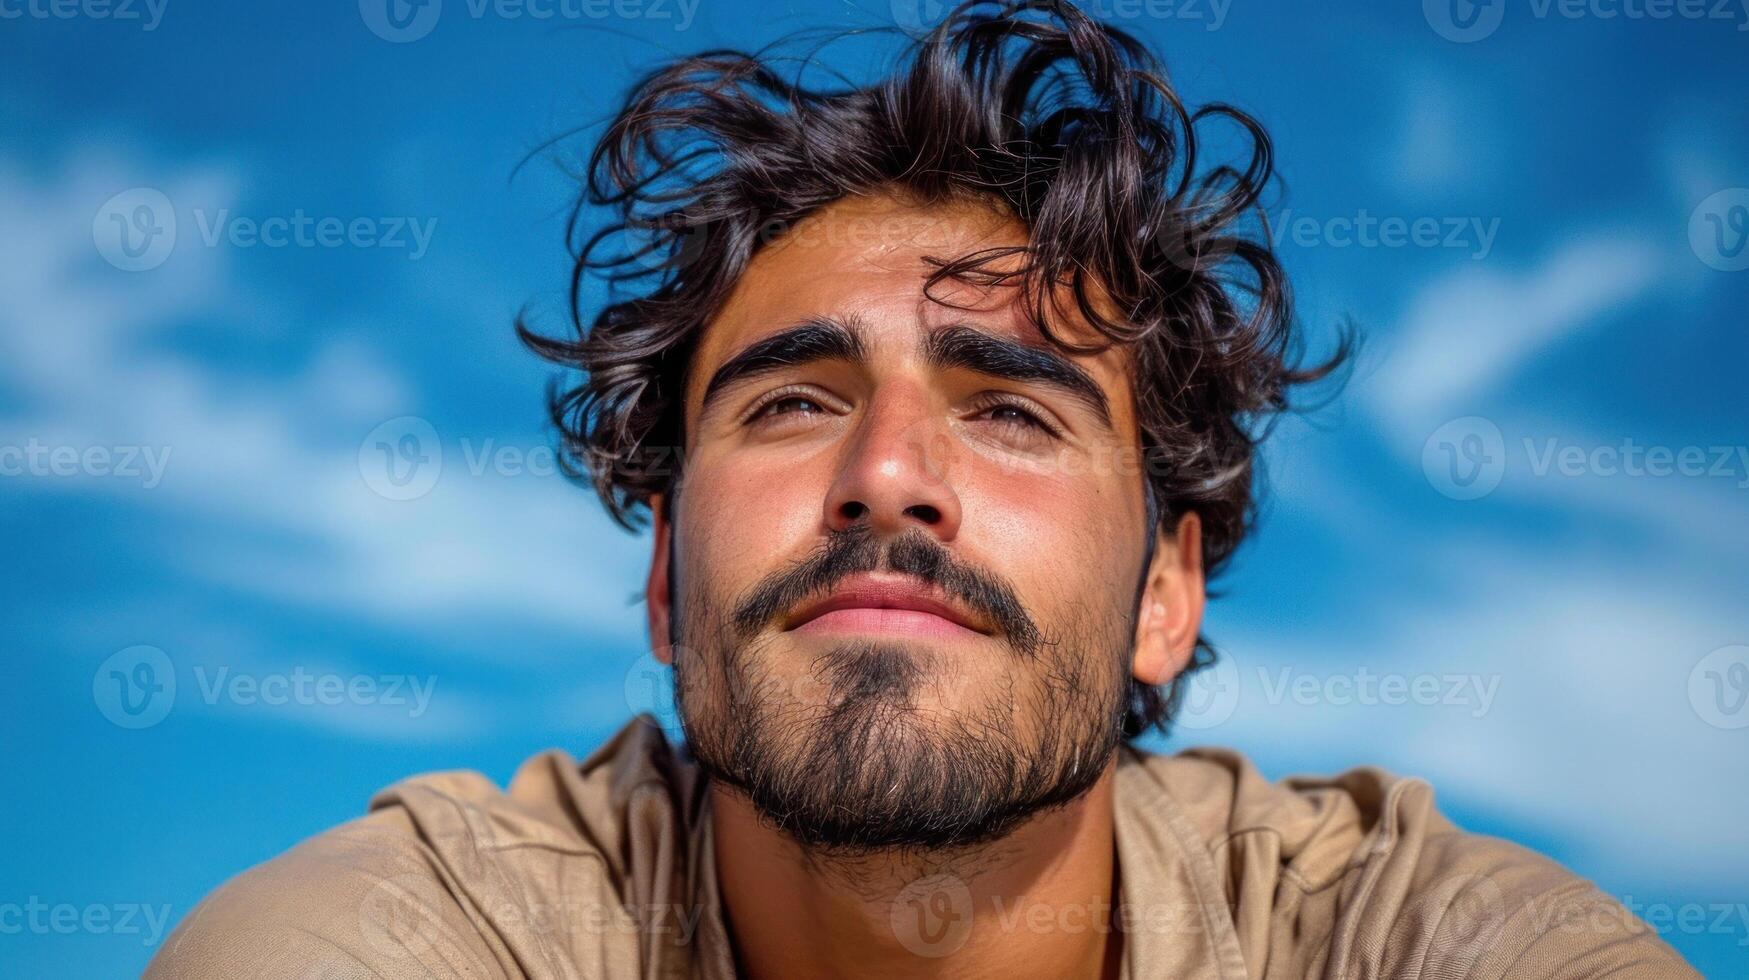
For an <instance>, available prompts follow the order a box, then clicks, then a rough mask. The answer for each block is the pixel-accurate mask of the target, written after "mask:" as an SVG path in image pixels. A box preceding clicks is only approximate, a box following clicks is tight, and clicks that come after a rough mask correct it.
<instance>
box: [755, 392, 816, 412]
mask: <svg viewBox="0 0 1749 980" xmlns="http://www.w3.org/2000/svg"><path fill="white" fill-rule="evenodd" d="M824 411H826V409H825V407H824V406H822V405H821V404H820V403H819V402H817V401H815V400H813V399H812V398H805V397H803V396H801V395H789V396H787V397H784V398H779V399H777V400H776V401H774V402H771V403H770V404H768V405H766V406H765V407H764V408H761V409H760V410H759V416H760V417H769V416H773V415H814V414H819V413H821V412H824Z"/></svg>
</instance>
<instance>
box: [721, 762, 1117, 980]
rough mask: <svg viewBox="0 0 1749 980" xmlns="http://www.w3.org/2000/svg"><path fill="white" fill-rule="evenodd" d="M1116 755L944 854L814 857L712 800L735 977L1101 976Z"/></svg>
mask: <svg viewBox="0 0 1749 980" xmlns="http://www.w3.org/2000/svg"><path fill="white" fill-rule="evenodd" d="M1115 769H1116V762H1115V759H1114V760H1113V762H1112V763H1109V764H1108V765H1107V766H1106V769H1105V772H1104V774H1102V775H1101V776H1100V778H1099V781H1098V782H1097V783H1095V784H1094V785H1093V788H1092V789H1090V790H1089V791H1088V792H1087V793H1085V794H1083V795H1082V796H1081V797H1080V798H1078V799H1076V800H1074V801H1072V802H1070V803H1069V804H1067V805H1065V806H1062V807H1060V808H1058V809H1055V810H1052V811H1050V812H1048V813H1043V814H1039V815H1038V816H1035V817H1033V818H1032V819H1031V820H1029V821H1027V822H1026V823H1024V824H1023V825H1021V827H1020V828H1019V829H1017V830H1015V831H1014V832H1013V833H1011V834H1009V835H1008V836H1007V837H1004V838H1002V839H1001V840H998V841H994V842H991V843H989V844H986V845H981V846H978V847H974V848H966V849H961V850H956V851H953V852H947V853H943V852H927V853H917V852H906V853H894V854H874V855H857V856H854V857H841V856H822V855H820V854H818V853H814V852H811V851H809V850H807V849H804V848H803V847H802V846H801V845H799V844H798V843H796V841H795V840H794V839H793V838H791V837H789V836H788V835H786V834H784V833H782V832H781V831H778V830H776V829H774V828H773V827H771V826H770V825H769V824H768V823H765V822H763V821H761V820H760V819H759V816H758V814H757V813H756V812H755V811H754V810H753V808H752V805H751V804H750V803H749V802H748V801H747V799H746V797H744V796H742V795H740V794H739V793H737V792H736V791H734V790H732V789H730V788H728V787H725V786H723V785H721V784H715V783H713V784H712V785H711V787H710V792H711V824H712V826H711V830H712V835H713V837H714V840H715V852H716V871H717V878H718V882H719V887H720V889H721V893H722V900H723V907H724V914H725V916H726V917H727V919H728V921H729V931H730V933H731V935H732V936H733V939H734V944H735V956H736V960H737V961H738V967H739V970H740V972H741V973H742V974H743V975H744V976H748V977H752V978H755V980H762V978H770V977H795V976H836V977H846V978H857V977H901V978H903V977H942V976H953V977H985V976H988V977H1000V978H1012V977H1015V976H1048V977H1092V978H1101V977H1103V978H1114V977H1116V976H1117V972H1118V970H1117V967H1118V963H1119V962H1120V958H1121V954H1122V950H1123V937H1122V935H1121V934H1120V933H1119V932H1118V931H1117V930H1116V928H1115V923H1116V921H1117V919H1116V915H1115V910H1116V906H1117V899H1118V881H1117V875H1116V859H1115V848H1116V841H1115V838H1114V834H1113V829H1112V822H1113V816H1112V782H1113V774H1114V772H1115Z"/></svg>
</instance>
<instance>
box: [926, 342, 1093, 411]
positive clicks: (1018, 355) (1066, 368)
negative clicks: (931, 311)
mask: <svg viewBox="0 0 1749 980" xmlns="http://www.w3.org/2000/svg"><path fill="white" fill-rule="evenodd" d="M925 356H927V357H928V359H929V363H930V364H932V365H934V366H935V367H938V368H956V367H957V368H964V369H966V370H968V371H976V372H977V373H979V374H984V375H989V376H990V377H992V378H1006V379H1008V380H1010V381H1031V382H1036V383H1039V384H1044V385H1049V386H1050V387H1052V388H1055V389H1057V390H1058V391H1061V392H1062V393H1063V394H1065V395H1068V396H1069V397H1071V398H1074V399H1075V400H1077V401H1079V402H1081V403H1083V404H1085V405H1086V406H1087V407H1088V408H1090V409H1092V410H1093V412H1094V414H1095V415H1097V416H1099V421H1100V422H1101V424H1103V425H1104V426H1105V427H1106V428H1108V429H1109V428H1111V405H1110V403H1109V402H1108V401H1107V399H1106V397H1105V392H1104V391H1103V390H1102V389H1101V388H1100V387H1099V382H1097V381H1094V380H1093V377H1092V376H1091V375H1089V374H1088V373H1087V372H1086V371H1083V370H1081V368H1080V367H1079V366H1078V365H1076V364H1075V363H1074V362H1073V361H1071V360H1069V359H1068V358H1066V357H1063V356H1062V355H1061V354H1058V353H1056V352H1055V351H1050V350H1045V349H1042V348H1038V347H1028V346H1027V345H1025V344H1022V343H1020V342H1019V341H1015V340H1010V339H1008V338H1007V337H998V336H995V335H994V334H988V333H984V332H983V331H982V330H974V329H972V328H971V327H967V326H963V325H960V326H952V327H946V328H943V329H941V330H937V331H936V332H935V333H933V334H930V335H929V342H928V344H927V346H926V349H925Z"/></svg>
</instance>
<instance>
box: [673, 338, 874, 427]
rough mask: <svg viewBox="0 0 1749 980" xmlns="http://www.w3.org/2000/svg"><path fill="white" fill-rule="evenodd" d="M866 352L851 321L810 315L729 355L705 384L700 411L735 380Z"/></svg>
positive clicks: (856, 358) (860, 357) (853, 358)
mask: <svg viewBox="0 0 1749 980" xmlns="http://www.w3.org/2000/svg"><path fill="white" fill-rule="evenodd" d="M865 356H866V353H865V351H864V349H863V346H862V337H861V335H860V334H859V333H858V332H857V331H856V330H855V329H854V324H846V323H844V322H842V321H839V320H834V319H832V318H831V317H824V316H821V317H810V318H808V319H807V320H804V321H802V322H801V323H798V324H796V325H795V326H793V327H791V328H789V329H788V330H784V331H780V332H778V333H774V334H772V335H771V336H769V337H766V338H765V339H763V340H759V341H755V342H754V343H752V344H749V345H747V348H746V349H745V350H743V351H741V352H740V353H739V354H736V355H735V356H734V357H731V358H729V360H728V361H727V362H725V363H724V364H723V366H722V367H720V368H717V369H716V371H715V372H714V373H713V374H712V375H711V380H710V383H709V384H707V385H705V389H704V401H703V403H702V404H701V406H700V411H701V412H702V411H703V410H704V409H706V408H709V407H710V403H711V400H712V399H713V398H715V397H716V396H717V395H719V394H721V393H722V391H723V389H725V388H727V387H728V386H730V385H732V384H735V383H736V382H739V381H745V380H747V379H748V378H754V377H758V376H759V375H761V374H769V373H770V372H772V371H777V370H780V369H782V368H786V367H794V366H795V365H797V364H807V363H810V362H813V361H849V362H852V363H856V362H860V361H862V360H863V359H864V357H865Z"/></svg>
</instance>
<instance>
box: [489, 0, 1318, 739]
mask: <svg viewBox="0 0 1749 980" xmlns="http://www.w3.org/2000/svg"><path fill="white" fill-rule="evenodd" d="M807 63H808V59H803V61H802V65H803V67H804V68H805V67H806V65H807ZM776 64H777V61H776V59H774V58H772V57H770V56H767V55H753V54H743V53H739V52H733V51H711V52H706V53H703V54H699V55H696V56H693V57H687V58H683V59H681V60H678V61H675V62H673V63H671V64H668V65H666V66H665V67H662V68H661V69H659V70H657V71H655V72H654V73H652V74H650V75H648V76H647V77H645V78H643V79H642V80H641V81H640V82H638V84H637V85H636V86H635V87H634V88H633V90H632V92H631V93H630V95H629V96H628V98H627V100H626V102H625V105H624V106H623V108H621V109H620V111H619V112H618V114H617V115H616V116H615V117H614V118H613V119H612V121H611V122H610V123H609V124H608V126H607V128H606V130H605V132H604V133H603V134H602V136H601V138H600V140H599V142H598V143H596V145H595V147H594V149H593V152H592V153H591V155H590V157H589V162H588V169H587V173H586V175H585V186H584V189H583V193H582V195H581V199H580V200H579V201H578V202H577V206H576V209H575V210H574V211H573V212H572V215H571V221H570V223H569V225H568V226H567V230H566V235H567V241H568V242H569V243H570V244H571V246H572V252H573V255H574V256H575V266H574V269H573V274H572V279H571V292H570V314H571V321H572V323H571V326H572V327H573V328H574V331H573V332H574V338H575V339H569V338H556V337H550V336H545V335H543V334H541V333H538V332H536V331H535V330H534V329H532V328H531V327H530V325H529V323H528V320H527V318H526V316H525V317H522V318H519V320H518V323H517V332H518V335H519V336H520V337H521V339H522V341H523V342H524V343H525V344H527V345H528V346H529V347H530V348H531V349H532V350H534V352H535V353H537V354H539V355H540V356H541V357H543V358H546V359H547V360H549V361H552V362H555V363H557V364H560V365H563V366H565V367H567V368H574V369H577V370H579V371H581V372H582V374H581V376H580V377H576V376H573V377H575V382H576V383H575V384H574V385H571V386H568V387H567V386H565V385H561V384H557V383H555V385H554V386H553V387H552V388H551V389H550V390H549V410H550V414H551V417H552V421H553V423H554V424H555V425H556V426H557V428H558V430H559V432H560V434H561V440H562V445H561V452H560V457H561V459H562V460H563V462H564V465H565V469H566V471H567V473H568V474H570V475H571V476H572V477H573V478H575V479H578V480H580V481H588V482H589V483H591V484H592V485H593V486H594V488H595V490H596V491H597V492H598V493H599V494H600V496H601V499H602V500H603V502H604V503H605V504H606V506H607V509H608V511H609V512H610V513H611V514H612V515H613V517H614V519H615V520H616V521H618V522H619V523H620V524H622V525H624V526H625V527H627V528H629V529H636V528H637V527H639V526H640V525H641V523H642V521H643V519H644V517H645V511H646V510H647V507H648V504H649V501H650V499H651V495H652V494H655V493H659V492H663V491H665V490H667V489H669V488H670V487H672V486H673V485H674V481H675V480H676V479H677V478H678V474H679V459H678V457H677V456H676V455H674V454H675V453H676V451H677V449H678V447H679V446H680V442H681V434H682V431H683V430H682V425H681V417H680V415H681V405H682V392H683V390H684V385H685V383H686V380H687V368H688V362H689V360H690V359H691V356H692V352H693V350H694V348H695V345H696V343H697V341H698V338H699V336H700V334H701V332H702V329H703V327H704V326H705V325H706V323H708V322H709V321H710V319H711V318H712V317H713V316H714V315H715V312H716V311H717V310H718V309H719V308H720V307H721V305H722V303H723V302H724V300H725V299H726V297H727V296H728V295H729V292H730V290H731V288H732V287H733V286H734V284H735V282H736V280H737V279H738V278H739V276H740V275H741V274H742V272H743V270H745V269H746V268H747V264H748V261H749V260H750V259H751V258H752V257H753V256H754V254H755V253H756V252H757V251H758V250H759V248H760V247H762V246H763V245H764V244H766V243H768V242H770V241H771V240H772V239H773V236H774V232H781V231H782V230H783V229H786V228H790V227H793V226H794V225H795V223H796V222H798V221H800V220H801V219H803V218H805V217H806V216H808V215H809V214H811V213H813V212H815V211H817V210H818V209H820V208H821V207H823V206H824V205H827V204H829V203H831V202H833V201H836V200H839V199H841V198H845V197H847V196H850V195H856V194H868V193H872V192H879V191H883V190H885V191H899V192H903V193H904V194H906V195H907V196H908V197H910V198H912V199H914V200H916V201H918V202H920V203H922V204H924V205H929V204H932V203H942V202H948V201H954V200H963V199H972V200H978V201H984V202H987V203H989V204H990V205H991V206H994V207H996V208H999V209H1002V210H1004V211H1006V212H1007V213H1008V214H1009V215H1011V216H1012V217H1013V218H1015V219H1017V220H1018V221H1019V222H1020V223H1021V224H1023V225H1024V226H1025V228H1026V229H1027V230H1028V232H1029V242H1028V244H1027V245H1025V246H1022V247H1018V248H1001V249H987V250H983V251H979V252H976V253H973V254H969V255H963V256H958V257H954V258H951V259H942V260H937V261H936V266H935V268H934V269H933V270H932V272H931V275H930V276H929V278H928V280H927V283H926V286H925V289H926V291H928V290H933V289H934V288H935V287H936V286H938V285H939V284H940V283H941V282H943V281H944V280H948V279H954V280H957V281H961V282H968V281H969V282H975V283H982V284H987V285H1007V286H1013V287H1016V288H1017V289H1018V290H1020V292H1019V294H1018V296H1019V298H1020V300H1021V301H1022V302H1023V303H1024V304H1025V305H1024V307H1023V308H1024V309H1025V310H1026V311H1027V313H1028V314H1029V315H1030V316H1031V317H1032V319H1033V321H1034V322H1035V323H1037V324H1038V326H1039V329H1040V330H1041V331H1043V332H1044V335H1045V336H1046V337H1047V338H1048V339H1049V340H1050V342H1052V343H1055V344H1057V345H1058V346H1059V347H1062V348H1063V349H1065V350H1069V351H1087V350H1089V349H1096V348H1089V347H1087V346H1085V345H1081V346H1076V345H1073V344H1070V343H1068V342H1067V341H1065V340H1063V339H1062V338H1061V337H1059V336H1057V335H1055V334H1053V333H1052V332H1051V327H1050V325H1051V323H1052V322H1053V321H1056V322H1061V321H1060V320H1057V315H1060V314H1061V313H1063V312H1065V311H1064V310H1062V309H1060V307H1061V306H1062V304H1063V303H1064V302H1065V297H1069V298H1070V299H1069V300H1068V301H1069V302H1072V303H1073V305H1074V307H1075V308H1076V310H1075V311H1076V312H1078V313H1079V314H1080V316H1081V317H1083V318H1084V319H1085V321H1086V322H1087V323H1089V324H1091V325H1092V326H1093V328H1094V329H1096V330H1097V331H1098V333H1099V335H1101V337H1102V338H1103V340H1102V341H1101V342H1100V343H1101V345H1106V344H1119V345H1123V346H1125V347H1127V348H1128V349H1129V351H1130V353H1131V364H1132V369H1133V373H1134V382H1135V384H1134V387H1135V391H1136V399H1137V402H1138V404H1137V406H1136V408H1137V416H1138V418H1139V420H1140V428H1141V432H1140V442H1141V445H1142V449H1143V453H1144V460H1145V466H1144V467H1143V468H1142V473H1143V476H1144V484H1145V488H1146V490H1147V498H1148V501H1149V512H1150V514H1151V515H1152V519H1151V522H1150V523H1151V525H1157V526H1159V527H1162V528H1168V529H1169V528H1173V527H1176V525H1177V521H1178V518H1179V517H1180V516H1182V515H1183V514H1185V513H1186V512H1192V511H1194V512H1195V513H1196V514H1198V515H1199V517H1200V519H1201V521H1202V526H1203V553H1204V561H1205V565H1206V567H1207V569H1208V571H1209V574H1210V575H1211V576H1212V575H1213V574H1214V573H1216V572H1218V571H1219V570H1220V569H1221V568H1222V566H1223V565H1225V563H1226V562H1227V560H1228V559H1229V558H1230V557H1231V556H1232V554H1233V551H1234V549H1235V548H1236V547H1237V546H1238V544H1239V542H1240V541H1241V539H1243V537H1244V536H1245V532H1246V530H1247V527H1248V526H1249V524H1250V523H1251V521H1252V519H1253V517H1254V510H1255V506H1256V500H1255V497H1254V495H1253V486H1252V484H1253V478H1254V470H1255V469H1256V468H1257V465H1258V463H1257V448H1258V444H1259V442H1260V440H1261V439H1262V438H1263V437H1264V435H1266V434H1267V432H1268V429H1269V427H1270V423H1271V422H1272V420H1273V419H1274V418H1276V417H1278V416H1279V414H1280V413H1281V412H1283V411H1286V410H1287V409H1288V408H1289V407H1290V406H1289V399H1288V396H1289V391H1290V389H1292V388H1295V387H1296V386H1299V385H1302V384H1306V383H1309V382H1312V381H1316V380H1318V379H1319V378H1322V377H1324V376H1325V375H1326V374H1328V373H1330V371H1331V370H1332V369H1333V368H1335V367H1336V366H1337V365H1338V364H1339V363H1341V362H1342V361H1343V360H1345V359H1346V356H1347V353H1348V349H1349V339H1350V338H1349V335H1348V334H1347V333H1346V332H1344V335H1343V337H1342V338H1341V342H1340V343H1339V344H1338V346H1337V350H1336V353H1335V355H1334V356H1333V357H1332V358H1331V359H1330V360H1329V361H1328V362H1326V363H1323V364H1321V365H1318V366H1315V367H1312V368H1305V367H1302V366H1300V365H1299V364H1298V360H1299V358H1298V347H1299V343H1298V336H1297V333H1296V331H1295V330H1294V328H1293V324H1294V317H1293V313H1292V300H1291V295H1290V291H1289V286H1288V282H1287V278H1286V275H1285V274H1284V272H1283V270H1282V267H1281V265H1280V263H1279V262H1278V261H1277V259H1276V256H1275V254H1274V253H1273V251H1272V250H1271V247H1270V244H1269V238H1268V235H1267V218H1266V216H1265V215H1264V214H1263V207H1262V205H1261V203H1260V200H1259V199H1260V195H1261V194H1262V193H1263V192H1264V189H1265V188H1266V187H1267V186H1268V185H1269V184H1270V182H1271V180H1272V163H1271V154H1270V143H1269V137H1268V135H1267V134H1266V133H1265V132H1264V130H1263V127H1262V126H1261V125H1259V124H1258V123H1257V122H1256V121H1255V120H1254V119H1252V118H1251V117H1250V116H1249V115H1247V114H1245V113H1244V112H1242V111H1240V110H1238V109H1235V108H1233V107H1231V106H1227V105H1221V104H1212V105H1208V106H1205V107H1203V108H1200V109H1197V110H1195V111H1191V110H1189V109H1187V108H1186V107H1185V105H1184V104H1183V103H1182V102H1181V101H1180V100H1179V97H1178V95H1177V93H1176V92H1174V90H1173V88H1172V86H1171V84H1170V83H1169V82H1168V80H1167V76H1166V72H1165V69H1164V68H1163V66H1161V65H1160V64H1159V62H1158V61H1157V60H1156V59H1155V58H1154V57H1153V56H1152V55H1151V54H1150V53H1149V52H1148V51H1147V49H1146V48H1144V47H1143V45H1142V44H1141V43H1140V42H1139V41H1137V40H1136V39H1135V38H1134V37H1132V36H1130V35H1129V34H1127V33H1125V32H1123V31H1121V30H1118V29H1116V28H1114V27H1111V26H1109V25H1106V24H1101V23H1099V22H1097V21H1095V20H1093V19H1091V18H1089V17H1088V16H1087V15H1086V14H1084V13H1083V12H1082V11H1080V10H1079V9H1077V8H1076V7H1075V6H1074V5H1073V4H1071V3H1068V2H1060V0H1048V2H1040V0H1001V2H992V0H972V2H967V3H963V4H961V5H960V6H959V7H957V8H956V9H955V10H953V11H952V12H951V13H950V14H948V16H947V17H946V19H945V20H944V21H943V22H942V23H941V24H940V26H938V27H937V28H935V29H934V30H933V31H931V32H930V33H928V34H927V35H925V36H923V37H920V38H917V39H914V40H913V41H911V42H910V43H909V44H908V45H907V47H906V49H905V51H904V52H903V54H902V56H901V58H900V60H899V62H898V64H897V66H896V67H895V69H894V70H893V71H892V73H891V74H889V75H888V76H887V77H885V78H883V79H880V80H879V81H877V82H875V83H874V84H870V85H866V86H861V87H857V86H848V87H843V88H834V89H821V88H811V87H807V86H805V85H804V84H803V82H802V74H803V72H802V70H801V69H798V70H797V72H796V74H795V77H794V78H793V79H786V78H785V77H783V76H782V75H781V74H780V73H779V72H778V71H777V70H776V68H775V67H774V66H775V65H776ZM1221 120H1224V121H1225V123H1226V124H1236V135H1237V137H1238V141H1239V142H1240V143H1241V144H1247V145H1248V149H1249V152H1248V159H1247V160H1245V162H1244V164H1243V166H1242V167H1235V166H1232V165H1219V166H1213V167H1206V168H1205V167H1200V166H1199V164H1198V160H1197V149H1198V147H1197V142H1198V135H1199V133H1198V129H1199V126H1205V125H1206V124H1208V123H1211V122H1216V121H1221ZM1239 156H1241V157H1245V156H1247V154H1246V153H1244V152H1241V153H1240V154H1239ZM589 207H595V208H603V207H604V208H607V209H609V214H610V215H611V217H612V220H610V221H608V222H606V223H604V224H602V225H600V226H597V227H595V228H594V229H593V230H592V231H590V230H588V229H586V227H585V223H584V217H585V212H586V208H589ZM1248 219H1256V221H1257V222H1258V224H1260V225H1261V233H1259V229H1257V228H1250V233H1247V228H1248V227H1249V226H1248ZM591 275H594V276H597V277H600V278H601V279H604V280H605V281H606V283H607V285H608V298H607V302H606V303H605V305H603V306H602V307H601V308H600V309H599V310H597V311H596V312H595V314H594V317H593V320H592V322H591V323H590V324H589V325H588V326H587V327H586V326H585V320H586V319H587V318H586V316H585V306H586V304H585V302H584V297H583V286H584V283H585V280H586V278H587V277H589V276H591ZM932 295H933V294H932ZM1096 300H1099V301H1096ZM1108 311H1111V312H1108ZM1152 538H1153V528H1152V526H1151V527H1150V541H1152ZM1213 660H1214V649H1213V647H1212V646H1210V644H1209V643H1208V642H1207V640H1206V638H1199V640H1198V643H1197V648H1196V656H1195V658H1194V660H1193V662H1192V664H1191V666H1190V668H1189V669H1188V670H1186V671H1185V672H1184V673H1183V674H1180V675H1179V676H1178V677H1177V678H1175V679H1174V680H1173V681H1171V682H1170V683H1169V684H1167V685H1163V686H1159V687H1155V686H1150V685H1144V684H1141V683H1139V682H1133V681H1132V686H1131V691H1130V695H1129V702H1128V716H1127V719H1126V722H1125V734H1126V736H1128V737H1131V738H1133V737H1135V736H1137V735H1139V734H1141V733H1142V732H1144V731H1146V730H1148V729H1150V728H1158V729H1159V730H1160V731H1162V732H1164V731H1165V730H1166V728H1167V724H1168V722H1169V720H1170V718H1171V716H1172V715H1173V713H1174V711H1175V709H1176V707H1177V705H1178V701H1179V699H1180V698H1181V697H1182V693H1183V692H1182V682H1183V681H1184V679H1185V678H1186V677H1187V676H1188V675H1189V674H1190V673H1192V672H1193V671H1195V670H1197V669H1200V668H1202V667H1206V666H1207V665H1208V664H1210V663H1212V662H1213Z"/></svg>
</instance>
